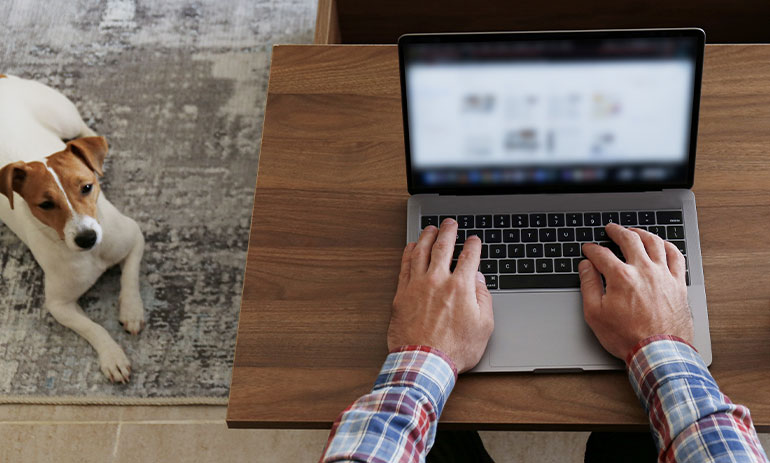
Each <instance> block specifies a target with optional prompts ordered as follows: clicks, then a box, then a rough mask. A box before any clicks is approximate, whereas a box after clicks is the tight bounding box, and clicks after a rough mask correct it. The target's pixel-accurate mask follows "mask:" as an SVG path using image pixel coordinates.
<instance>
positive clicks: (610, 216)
mask: <svg viewBox="0 0 770 463" xmlns="http://www.w3.org/2000/svg"><path fill="white" fill-rule="evenodd" d="M608 223H620V214H618V213H617V212H602V225H607V224H608Z"/></svg>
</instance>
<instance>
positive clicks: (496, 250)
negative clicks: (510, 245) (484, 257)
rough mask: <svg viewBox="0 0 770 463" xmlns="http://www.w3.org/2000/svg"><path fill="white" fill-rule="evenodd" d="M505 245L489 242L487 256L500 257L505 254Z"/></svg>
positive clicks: (491, 257)
mask: <svg viewBox="0 0 770 463" xmlns="http://www.w3.org/2000/svg"><path fill="white" fill-rule="evenodd" d="M506 248H507V246H506V245H504V244H490V245H489V258H490V259H502V258H504V257H507V256H506V252H505V250H506Z"/></svg>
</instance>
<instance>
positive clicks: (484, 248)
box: [481, 244, 489, 259]
mask: <svg viewBox="0 0 770 463" xmlns="http://www.w3.org/2000/svg"><path fill="white" fill-rule="evenodd" d="M481 258H482V259H488V258H489V245H488V244H482V245H481Z"/></svg>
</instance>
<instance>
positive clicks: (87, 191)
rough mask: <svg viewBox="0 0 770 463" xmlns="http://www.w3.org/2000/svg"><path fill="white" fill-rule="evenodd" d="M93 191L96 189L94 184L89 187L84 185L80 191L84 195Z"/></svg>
mask: <svg viewBox="0 0 770 463" xmlns="http://www.w3.org/2000/svg"><path fill="white" fill-rule="evenodd" d="M93 189H94V185H93V183H89V184H88V185H83V187H82V188H81V189H80V192H81V193H83V194H84V195H87V194H88V193H90V192H91V190H93Z"/></svg>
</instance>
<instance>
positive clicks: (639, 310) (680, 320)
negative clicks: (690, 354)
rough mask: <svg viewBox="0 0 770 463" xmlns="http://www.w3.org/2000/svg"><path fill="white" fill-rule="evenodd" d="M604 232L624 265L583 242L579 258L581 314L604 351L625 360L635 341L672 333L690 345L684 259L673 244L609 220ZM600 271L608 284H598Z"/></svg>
mask: <svg viewBox="0 0 770 463" xmlns="http://www.w3.org/2000/svg"><path fill="white" fill-rule="evenodd" d="M607 235H608V236H609V237H610V238H611V239H612V240H613V241H614V242H615V243H617V244H618V245H619V246H620V250H621V251H622V252H623V256H624V257H625V259H626V263H623V262H622V261H621V260H620V259H618V258H617V257H616V256H615V255H614V254H613V253H612V251H610V250H609V249H607V248H605V247H602V246H599V245H597V244H594V243H588V244H585V245H583V253H584V254H585V256H586V258H587V260H583V261H582V262H580V266H579V267H578V270H579V272H580V289H581V292H582V293H583V314H584V316H585V319H586V323H588V326H590V327H591V329H592V330H593V332H594V334H595V335H596V337H597V339H599V342H600V343H601V344H602V346H604V348H605V349H607V351H608V352H609V353H610V354H612V355H614V356H615V357H618V358H620V359H621V360H624V361H625V360H627V358H628V355H629V354H630V353H631V350H632V349H633V348H634V346H636V345H637V344H638V343H639V342H640V341H642V340H644V339H646V338H648V337H650V336H654V335H674V336H678V337H680V338H682V339H684V340H685V341H687V342H689V343H690V344H692V339H693V326H692V315H691V313H690V308H689V306H688V304H687V285H686V283H685V260H684V257H683V256H682V254H681V253H680V252H679V249H677V247H676V246H674V245H673V244H671V243H669V242H667V241H663V240H662V239H660V237H658V236H657V235H654V234H652V233H649V232H647V231H644V230H640V229H636V228H632V229H626V228H624V227H621V226H620V225H617V224H614V223H611V224H609V225H607ZM601 275H604V279H605V280H606V282H607V287H606V290H605V289H604V288H603V286H602V279H601Z"/></svg>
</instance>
